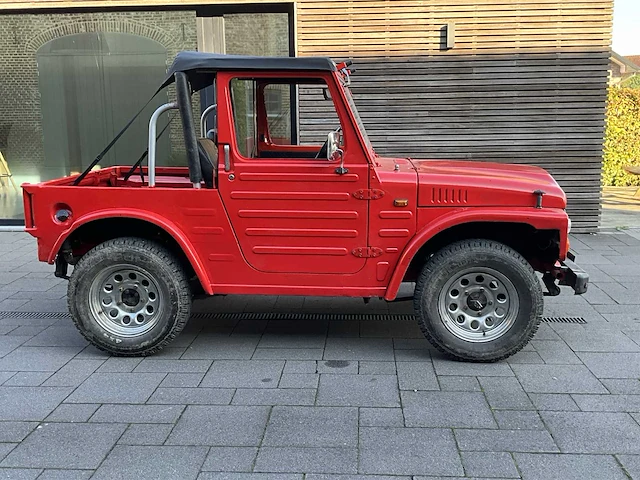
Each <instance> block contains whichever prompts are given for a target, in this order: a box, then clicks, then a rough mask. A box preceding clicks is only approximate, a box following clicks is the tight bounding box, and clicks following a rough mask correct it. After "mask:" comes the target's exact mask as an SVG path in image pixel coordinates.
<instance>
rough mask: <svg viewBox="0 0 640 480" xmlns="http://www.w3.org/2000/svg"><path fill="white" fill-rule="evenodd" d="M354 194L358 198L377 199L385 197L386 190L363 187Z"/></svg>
mask: <svg viewBox="0 0 640 480" xmlns="http://www.w3.org/2000/svg"><path fill="white" fill-rule="evenodd" d="M353 196H354V197H355V198H357V199H358V200H377V199H379V198H382V197H384V192H383V191H382V190H379V189H377V188H363V189H360V190H356V191H355V192H353Z"/></svg>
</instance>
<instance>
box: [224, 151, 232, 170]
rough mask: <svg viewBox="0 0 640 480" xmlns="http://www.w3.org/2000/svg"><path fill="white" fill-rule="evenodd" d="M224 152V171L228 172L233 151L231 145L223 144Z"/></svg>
mask: <svg viewBox="0 0 640 480" xmlns="http://www.w3.org/2000/svg"><path fill="white" fill-rule="evenodd" d="M222 152H223V155H224V171H225V172H228V171H229V170H231V153H230V148H229V145H223V146H222Z"/></svg>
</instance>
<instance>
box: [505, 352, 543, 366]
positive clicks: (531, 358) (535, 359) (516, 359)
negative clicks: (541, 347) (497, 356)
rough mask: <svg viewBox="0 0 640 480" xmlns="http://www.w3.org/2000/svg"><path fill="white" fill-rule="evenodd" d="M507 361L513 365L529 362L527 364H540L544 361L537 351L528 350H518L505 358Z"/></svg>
mask: <svg viewBox="0 0 640 480" xmlns="http://www.w3.org/2000/svg"><path fill="white" fill-rule="evenodd" d="M507 363H508V364H509V365H513V364H515V363H529V364H540V363H544V360H543V359H542V357H541V356H540V354H539V353H538V352H529V351H522V350H520V351H519V352H518V353H516V354H515V355H513V356H511V357H509V358H507Z"/></svg>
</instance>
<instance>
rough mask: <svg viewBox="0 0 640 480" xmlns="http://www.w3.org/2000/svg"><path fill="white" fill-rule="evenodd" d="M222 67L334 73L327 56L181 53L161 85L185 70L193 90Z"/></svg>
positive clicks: (202, 84) (202, 85) (332, 62)
mask: <svg viewBox="0 0 640 480" xmlns="http://www.w3.org/2000/svg"><path fill="white" fill-rule="evenodd" d="M221 70H249V71H251V70H253V71H255V70H295V71H299V70H322V71H329V72H333V71H335V70H336V64H335V63H334V61H333V60H331V59H330V58H327V57H252V56H246V55H221V54H218V53H204V52H189V51H186V52H180V53H178V55H176V58H175V60H174V61H173V65H171V67H170V68H169V71H168V72H167V77H166V78H165V81H164V82H163V83H162V86H161V87H160V88H164V87H166V86H167V85H169V84H171V83H172V82H173V81H174V77H173V75H174V74H175V73H176V72H185V73H186V74H187V76H188V77H189V82H190V83H191V87H192V88H193V90H194V91H196V90H200V89H201V88H204V87H206V86H207V85H209V84H211V77H210V75H211V73H212V72H218V71H221Z"/></svg>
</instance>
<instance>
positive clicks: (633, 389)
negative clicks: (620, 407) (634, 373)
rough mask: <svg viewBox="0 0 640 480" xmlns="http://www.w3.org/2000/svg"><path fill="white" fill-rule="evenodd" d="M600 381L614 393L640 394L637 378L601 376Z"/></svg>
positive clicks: (639, 382) (639, 380) (639, 383)
mask: <svg viewBox="0 0 640 480" xmlns="http://www.w3.org/2000/svg"><path fill="white" fill-rule="evenodd" d="M600 382H601V383H602V384H603V385H604V386H605V387H606V388H607V390H609V391H610V392H611V393H612V394H614V395H640V379H637V378H601V379H600Z"/></svg>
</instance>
